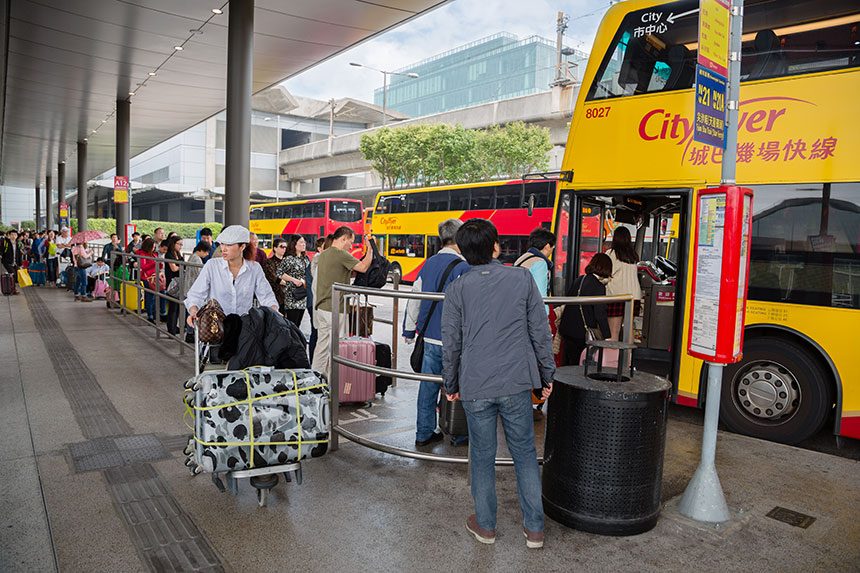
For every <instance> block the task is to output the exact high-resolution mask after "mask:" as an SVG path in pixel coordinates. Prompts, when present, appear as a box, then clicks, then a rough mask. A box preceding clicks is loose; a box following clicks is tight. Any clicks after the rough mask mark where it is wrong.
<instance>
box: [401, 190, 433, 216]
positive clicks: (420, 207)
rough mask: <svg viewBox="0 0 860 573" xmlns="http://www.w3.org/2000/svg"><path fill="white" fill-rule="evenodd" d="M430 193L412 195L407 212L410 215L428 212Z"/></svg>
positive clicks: (410, 195)
mask: <svg viewBox="0 0 860 573" xmlns="http://www.w3.org/2000/svg"><path fill="white" fill-rule="evenodd" d="M428 195H429V193H410V194H409V203H408V204H407V206H406V210H407V212H409V213H424V212H425V211H427V200H428V199H429V197H428Z"/></svg>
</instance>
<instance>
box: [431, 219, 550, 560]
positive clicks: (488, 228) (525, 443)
mask: <svg viewBox="0 0 860 573" xmlns="http://www.w3.org/2000/svg"><path fill="white" fill-rule="evenodd" d="M498 240H499V235H498V232H497V231H496V228H495V227H494V226H493V224H492V223H490V222H489V221H487V220H484V219H470V220H469V221H466V223H464V224H463V226H462V227H460V229H459V230H458V231H457V246H458V247H459V248H460V252H461V254H462V255H463V257H464V258H465V259H466V262H468V263H469V265H471V269H470V270H469V271H467V272H465V273H463V274H462V275H461V276H460V277H459V278H458V279H457V280H455V281H454V282H452V283H451V285H450V286H449V287H448V290H447V291H446V295H445V304H444V306H443V307H442V343H443V345H442V369H443V377H444V379H445V392H446V394H447V395H448V399H449V400H462V401H463V409H464V410H465V411H466V418H467V420H468V423H469V463H470V469H471V474H472V498H473V499H474V502H475V514H474V515H471V516H469V518H468V520H467V521H466V529H467V530H468V531H469V532H470V533H471V534H472V535H474V536H475V538H476V539H477V540H478V541H480V542H481V543H488V544H489V543H494V542H495V540H496V531H495V530H496V503H497V502H496V475H495V458H496V426H497V423H498V422H497V419H498V418H499V417H501V419H502V427H503V429H504V432H505V441H506V442H507V445H508V450H509V451H510V452H511V457H512V458H513V460H514V468H515V470H516V476H517V492H518V494H519V499H520V508H521V510H522V512H523V533H524V535H525V537H526V545H527V546H528V547H529V548H533V549H536V548H540V547H543V542H544V533H543V530H544V516H543V503H542V502H541V484H540V469H539V468H538V463H537V451H536V449H535V437H534V423H533V421H532V402H531V396H532V390H533V389H540V388H543V390H542V396H543V398H544V399H546V398H548V397H549V395H550V392H552V379H553V375H554V374H555V361H554V360H553V356H552V338H551V335H550V330H549V324H548V323H547V320H546V311H545V310H544V305H543V300H542V298H541V294H540V292H538V288H537V285H535V282H534V280H533V279H532V277H531V274H530V273H529V272H528V270H526V269H523V268H516V267H506V266H503V265H500V264H497V263H494V262H493V255H494V253H495V252H497V251H498V249H499V245H498Z"/></svg>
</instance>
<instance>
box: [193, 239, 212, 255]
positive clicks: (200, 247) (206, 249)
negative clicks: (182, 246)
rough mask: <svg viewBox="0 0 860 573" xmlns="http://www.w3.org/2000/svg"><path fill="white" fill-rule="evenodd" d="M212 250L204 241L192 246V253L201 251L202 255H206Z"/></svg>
mask: <svg viewBox="0 0 860 573" xmlns="http://www.w3.org/2000/svg"><path fill="white" fill-rule="evenodd" d="M211 250H212V245H210V244H209V243H207V242H206V241H200V242H199V243H197V244H196V245H194V252H195V253H196V252H198V251H203V252H204V253H208V252H210V251H211Z"/></svg>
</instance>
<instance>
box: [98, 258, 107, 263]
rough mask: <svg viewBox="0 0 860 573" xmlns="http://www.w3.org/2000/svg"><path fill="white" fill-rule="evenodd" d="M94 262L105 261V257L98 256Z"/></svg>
mask: <svg viewBox="0 0 860 573" xmlns="http://www.w3.org/2000/svg"><path fill="white" fill-rule="evenodd" d="M96 262H97V263H103V262H105V259H104V257H99V258H97V259H96Z"/></svg>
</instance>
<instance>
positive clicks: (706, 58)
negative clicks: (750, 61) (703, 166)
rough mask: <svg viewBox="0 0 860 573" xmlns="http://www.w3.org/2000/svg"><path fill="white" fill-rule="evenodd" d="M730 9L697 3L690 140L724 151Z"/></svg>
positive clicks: (710, 1)
mask: <svg viewBox="0 0 860 573" xmlns="http://www.w3.org/2000/svg"><path fill="white" fill-rule="evenodd" d="M729 21H730V18H729V5H728V3H727V2H725V1H724V0H700V3H699V48H698V57H697V61H696V90H695V94H696V110H695V118H694V121H693V139H694V140H695V141H698V142H699V143H704V144H707V145H712V146H714V147H719V148H721V149H725V148H726V85H727V83H728V81H727V77H728V66H729Z"/></svg>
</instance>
